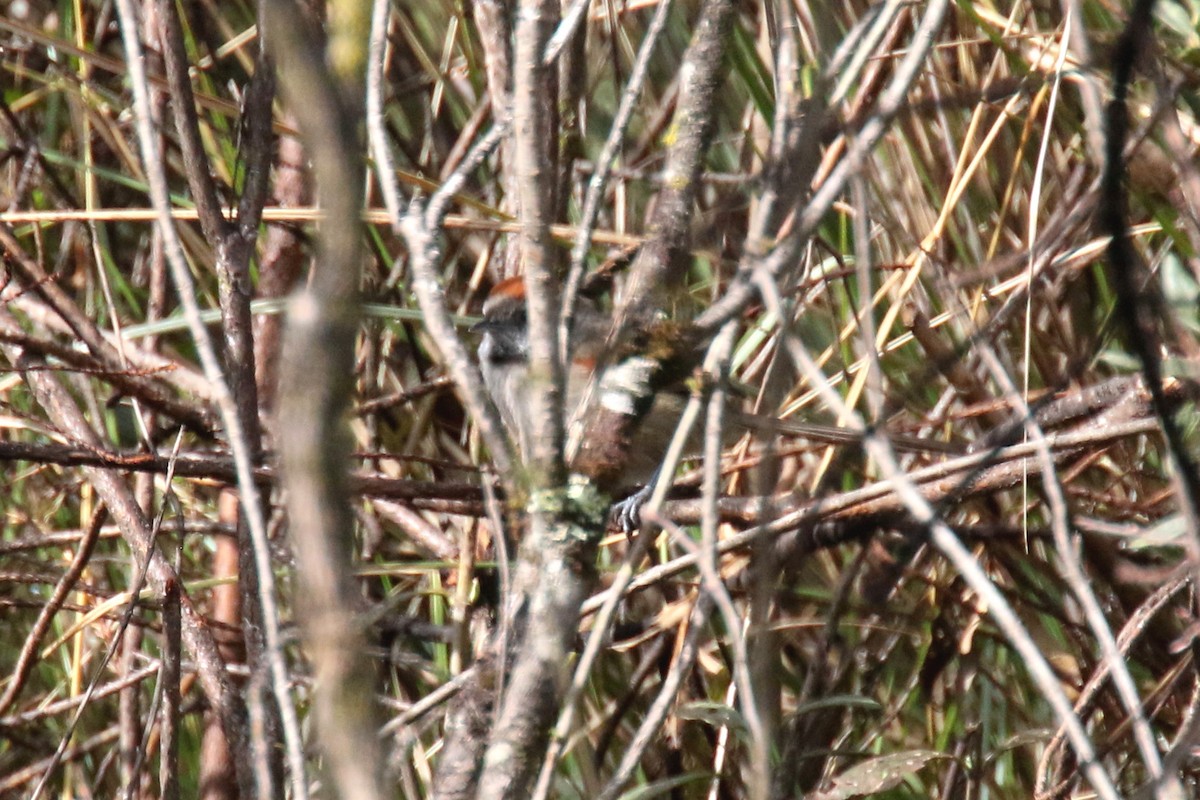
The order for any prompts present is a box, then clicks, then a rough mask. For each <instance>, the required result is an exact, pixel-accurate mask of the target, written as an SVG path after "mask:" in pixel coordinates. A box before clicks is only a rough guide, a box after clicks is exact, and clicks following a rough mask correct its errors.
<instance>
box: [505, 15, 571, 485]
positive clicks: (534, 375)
mask: <svg viewBox="0 0 1200 800" xmlns="http://www.w3.org/2000/svg"><path fill="white" fill-rule="evenodd" d="M557 14H558V3H557V2H556V0H523V1H522V2H521V5H520V10H519V12H518V20H517V30H516V39H517V48H516V65H515V75H514V79H513V138H514V149H515V150H516V161H517V197H518V201H519V203H520V215H519V219H520V225H521V230H520V236H519V243H520V252H521V260H522V261H523V263H524V268H525V269H524V273H525V287H526V290H527V292H528V302H529V371H530V379H531V386H532V387H533V392H532V396H531V397H530V404H531V415H532V416H531V419H532V421H533V437H532V443H531V445H532V452H530V453H526V454H525V457H526V460H527V462H528V464H529V466H530V467H531V468H532V470H533V480H534V487H535V490H536V489H538V488H543V487H546V486H550V485H552V484H558V483H561V482H562V479H563V477H564V473H563V466H562V439H563V413H562V390H563V375H562V367H561V361H560V359H559V353H558V308H559V305H558V296H559V279H560V276H559V274H558V261H559V260H560V259H559V257H558V256H559V253H558V249H557V247H555V245H554V242H553V241H552V240H551V238H550V223H551V222H553V221H554V213H555V211H556V209H557V208H558V201H557V198H556V195H557V191H556V189H557V185H558V135H559V128H558V92H557V89H556V85H557V80H556V69H555V67H554V65H547V64H546V63H544V61H543V59H542V53H543V52H544V50H545V46H546V42H547V41H549V39H550V35H551V34H552V33H553V32H554V26H555V23H556V21H557V20H556V18H557Z"/></svg>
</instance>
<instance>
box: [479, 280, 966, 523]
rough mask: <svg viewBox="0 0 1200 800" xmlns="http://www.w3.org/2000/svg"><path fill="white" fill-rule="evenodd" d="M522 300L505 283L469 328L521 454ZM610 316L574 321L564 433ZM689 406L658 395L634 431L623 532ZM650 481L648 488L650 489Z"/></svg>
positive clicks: (745, 426) (694, 440)
mask: <svg viewBox="0 0 1200 800" xmlns="http://www.w3.org/2000/svg"><path fill="white" fill-rule="evenodd" d="M526 308H527V307H526V302H525V281H524V280H523V279H522V278H521V277H520V276H517V277H513V278H507V279H505V280H502V281H500V282H499V283H497V284H496V285H495V287H493V289H492V290H491V292H489V293H488V296H487V299H486V300H485V301H484V304H483V319H482V320H481V321H480V322H478V323H476V324H475V325H474V326H473V327H472V328H471V330H472V331H473V332H475V333H479V334H482V339H481V341H480V343H479V365H480V369H481V371H482V372H483V379H484V382H485V383H486V384H487V388H488V392H489V393H490V394H491V396H492V401H493V402H494V403H495V404H496V408H497V409H499V411H500V417H501V419H502V420H503V422H504V425H505V427H506V428H507V429H508V431H509V433H510V435H512V436H514V438H515V439H516V443H517V447H518V448H519V449H520V451H521V452H522V453H528V452H529V449H528V443H529V437H530V435H531V428H532V426H531V419H530V417H529V403H528V401H527V397H528V394H529V386H528V381H529V324H528V318H527V310H526ZM610 326H611V320H610V318H609V317H608V316H607V315H605V314H604V313H603V312H601V311H600V309H598V308H597V307H596V306H595V305H594V304H592V303H591V302H590V301H589V300H586V299H584V300H580V303H579V306H578V308H577V309H576V311H575V315H574V318H573V328H572V332H571V333H572V335H571V344H572V348H573V349H572V353H571V364H570V367H569V369H568V370H567V376H566V384H567V385H566V398H565V400H564V408H565V409H566V413H567V415H568V419H567V420H566V422H567V430H568V431H571V430H573V428H574V426H575V425H576V424H578V423H579V422H581V420H579V419H577V417H579V415H580V414H581V413H582V412H583V411H584V410H585V409H584V408H581V406H582V405H584V403H585V401H586V397H585V395H586V393H587V392H588V391H589V386H590V384H591V383H592V379H593V376H594V374H595V370H596V367H597V365H598V364H599V363H600V362H601V360H602V357H603V356H604V355H605V353H604V348H605V347H606V346H607V340H608V334H609V328H610ZM685 404H686V396H685V395H683V394H681V393H678V392H670V391H664V392H659V393H658V395H656V396H655V398H654V404H653V405H652V406H651V408H650V410H649V411H648V412H647V413H646V415H645V416H644V417H643V418H642V420H641V424H640V426H639V428H638V430H637V436H636V442H635V446H633V447H631V448H630V450H629V451H628V453H627V460H626V462H625V465H624V469H623V472H622V474H621V478H622V480H621V484H622V485H623V486H624V487H625V488H633V487H635V486H638V485H643V489H642V491H641V492H640V493H639V494H635V495H633V496H632V497H631V498H628V499H627V500H625V501H622V503H621V504H618V506H617V507H615V508H614V516H615V517H616V518H617V521H618V523H619V524H620V525H621V527H623V528H625V530H626V532H629V531H630V530H634V529H636V528H637V527H638V523H639V520H638V515H637V511H638V509H639V508H640V506H641V504H642V503H643V502H644V501H645V500H647V499H649V489H650V488H651V487H652V485H653V479H654V477H655V476H656V474H657V472H658V469H659V466H660V465H661V463H662V459H663V457H664V456H665V455H666V452H667V448H668V447H669V446H670V443H671V438H672V437H673V436H674V434H675V428H676V426H677V424H678V422H679V418H680V415H681V414H682V413H683V408H684V405H685ZM728 418H729V422H730V424H729V425H728V426H727V430H726V434H727V437H726V438H727V440H729V441H734V440H736V439H737V438H738V437H739V436H741V435H742V434H744V433H745V432H746V431H748V430H750V431H758V432H763V433H766V434H769V435H774V434H786V435H791V436H796V437H800V438H806V439H811V440H814V441H818V442H824V443H828V444H849V443H856V442H860V441H861V440H862V436H861V435H860V434H858V433H856V432H855V431H851V430H848V429H845V428H836V427H831V426H825V425H810V424H806V423H795V422H791V421H790V420H788V421H784V420H776V419H770V418H766V417H762V416H758V415H754V414H745V413H741V412H731V413H730V414H729V417H728ZM701 437H702V431H701V430H700V429H699V427H696V428H695V429H694V430H693V433H692V437H691V441H690V443H689V444H690V447H689V451H688V452H689V454H695V453H696V452H698V451H699V445H700V443H701V441H702V438H701ZM890 438H891V440H892V443H893V444H894V445H895V446H896V447H898V448H900V449H905V450H916V451H918V452H956V451H957V448H953V447H951V446H949V445H947V444H946V443H944V442H939V441H935V440H928V439H917V438H913V437H905V436H891V437H890ZM646 484H649V485H646Z"/></svg>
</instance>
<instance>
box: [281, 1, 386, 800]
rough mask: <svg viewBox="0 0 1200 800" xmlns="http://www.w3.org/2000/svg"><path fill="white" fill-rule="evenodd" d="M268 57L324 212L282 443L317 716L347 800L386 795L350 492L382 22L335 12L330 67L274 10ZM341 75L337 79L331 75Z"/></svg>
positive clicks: (341, 6)
mask: <svg viewBox="0 0 1200 800" xmlns="http://www.w3.org/2000/svg"><path fill="white" fill-rule="evenodd" d="M263 18H264V21H265V23H266V25H265V33H266V40H267V46H268V48H269V49H270V51H271V53H272V56H273V57H274V59H275V61H276V63H277V64H278V68H279V75H280V81H281V88H282V89H283V94H284V97H285V98H286V100H287V103H288V106H289V107H290V108H291V109H292V112H293V113H294V114H295V116H296V119H297V121H298V123H299V125H300V129H301V131H302V134H303V136H304V138H305V142H306V144H307V146H308V151H309V153H310V154H311V156H312V161H313V169H314V173H315V175H316V183H317V189H318V192H319V194H320V197H321V205H322V208H323V211H324V214H325V219H324V222H323V223H322V225H321V229H320V236H319V239H318V253H317V263H316V265H315V267H314V270H313V273H312V276H311V280H310V283H309V286H308V288H306V289H302V290H301V291H300V292H298V293H297V294H296V295H294V296H293V298H292V301H291V304H290V308H289V318H288V330H287V334H286V337H285V340H284V352H283V363H282V367H281V374H280V396H279V417H280V427H281V428H282V429H285V430H287V431H288V435H287V436H285V437H283V438H282V441H281V442H280V452H281V456H282V462H283V469H284V474H285V485H286V488H287V491H288V516H289V519H290V522H291V533H292V536H293V538H294V540H295V543H296V555H297V565H298V567H299V571H300V582H301V586H302V587H303V591H301V592H300V593H299V600H300V603H301V606H300V610H301V612H302V613H301V619H302V622H303V626H304V634H305V640H306V643H307V645H308V648H307V649H308V654H309V656H310V658H311V659H312V663H313V667H314V670H315V673H316V679H317V686H318V690H317V694H316V702H315V715H316V720H317V729H318V731H319V736H320V741H321V744H322V747H323V750H324V752H325V756H326V762H325V763H326V768H327V771H328V773H329V775H330V777H331V779H332V783H333V786H334V787H335V790H336V792H337V793H338V794H339V796H341V797H344V798H348V799H350V800H371V799H373V798H379V797H384V796H386V792H385V791H384V788H383V783H382V761H381V757H380V748H379V742H378V738H377V733H376V731H377V726H376V723H375V709H374V705H373V701H372V698H373V692H372V691H371V687H372V685H373V683H374V676H373V672H372V670H371V667H370V664H369V663H368V661H367V659H366V654H365V641H364V635H363V631H362V629H361V627H360V622H359V621H358V620H357V619H356V615H355V600H356V592H355V583H354V580H353V576H352V573H351V569H350V554H351V552H352V546H353V526H354V518H353V515H352V514H351V511H350V506H349V503H348V498H347V492H346V471H347V453H346V447H345V442H346V435H345V432H344V430H343V425H344V421H343V420H344V415H345V412H346V409H347V407H348V406H349V398H350V393H351V390H352V388H353V374H354V342H355V333H356V329H357V323H358V282H359V277H360V272H361V263H360V262H361V259H362V247H361V239H362V237H361V229H360V225H361V222H360V219H361V217H360V215H361V211H362V208H361V204H362V186H363V178H364V165H363V160H362V156H361V154H362V152H363V150H364V147H363V142H362V141H361V135H360V123H361V120H362V117H363V108H362V71H363V66H364V63H365V53H366V42H367V31H368V29H369V19H368V15H367V8H366V6H365V5H364V4H361V3H351V2H340V3H331V4H330V7H329V43H328V50H327V53H326V56H327V58H328V62H329V68H327V67H326V65H325V63H324V60H323V59H322V50H321V48H320V47H319V46H318V45H317V42H316V37H315V36H313V34H312V32H311V31H309V30H308V29H307V27H306V26H305V25H304V24H303V18H302V16H301V15H300V13H299V10H298V9H297V8H296V5H295V4H294V3H293V2H290V1H289V0H267V2H266V3H265V4H264V6H263ZM331 73H332V74H331Z"/></svg>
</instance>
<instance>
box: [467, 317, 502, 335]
mask: <svg viewBox="0 0 1200 800" xmlns="http://www.w3.org/2000/svg"><path fill="white" fill-rule="evenodd" d="M494 325H495V323H493V322H492V321H491V320H490V319H481V320H479V322H476V323H475V324H474V325H472V326H471V327H469V328H467V330H468V331H470V332H471V333H487V332H488V331H490V330H491V329H492V328H493V327H494Z"/></svg>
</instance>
